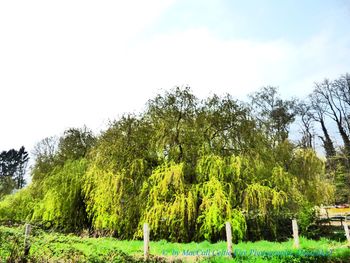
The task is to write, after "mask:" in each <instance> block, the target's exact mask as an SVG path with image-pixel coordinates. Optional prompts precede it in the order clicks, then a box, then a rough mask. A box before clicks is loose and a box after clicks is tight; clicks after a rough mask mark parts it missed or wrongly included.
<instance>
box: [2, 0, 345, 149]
mask: <svg viewBox="0 0 350 263" xmlns="http://www.w3.org/2000/svg"><path fill="white" fill-rule="evenodd" d="M349 25H350V1H346V0H308V1H301V0H299V1H296V0H283V1H281V0H265V1H261V0H247V1H243V0H211V1H209V0H200V1H199V0H147V1H136V0H129V1H116V0H114V1H108V0H106V1H90V0H85V1H76V0H69V1H66V0H61V1H49V0H43V1H37V0H31V1H18V0H11V1H0V114H1V115H0V116H1V126H0V150H8V149H11V148H16V149H19V147H20V146H22V145H24V146H25V147H26V149H27V150H29V151H31V150H32V149H33V147H34V145H35V144H36V143H38V142H39V141H40V140H41V139H43V138H45V137H48V136H53V135H61V134H62V132H63V131H64V130H65V129H67V128H70V127H82V126H83V125H86V126H87V127H89V128H91V129H92V130H93V131H94V132H95V133H98V132H100V131H101V130H104V129H105V128H106V125H107V124H108V122H109V121H110V120H114V119H118V118H119V117H121V116H122V115H123V114H124V113H129V112H135V113H137V112H140V111H142V110H143V109H144V105H145V103H146V102H147V100H148V99H151V98H153V97H154V96H155V95H156V94H158V93H160V92H163V91H164V90H169V89H171V88H173V87H175V86H190V87H191V88H192V90H193V92H194V94H195V95H196V96H197V97H199V98H205V97H206V96H208V95H210V94H213V93H216V94H225V93H230V94H231V95H232V96H233V97H235V98H238V99H244V98H246V96H247V94H249V93H251V92H254V91H256V90H258V89H260V88H261V87H263V86H268V85H270V86H276V87H279V91H280V93H281V94H282V95H283V96H284V97H290V96H296V97H301V98H302V97H304V96H306V95H307V94H309V93H310V92H311V91H312V89H313V85H314V82H315V81H322V80H323V79H324V78H329V79H334V78H337V77H339V76H340V75H342V74H345V73H346V72H350V70H349V69H350V34H349Z"/></svg>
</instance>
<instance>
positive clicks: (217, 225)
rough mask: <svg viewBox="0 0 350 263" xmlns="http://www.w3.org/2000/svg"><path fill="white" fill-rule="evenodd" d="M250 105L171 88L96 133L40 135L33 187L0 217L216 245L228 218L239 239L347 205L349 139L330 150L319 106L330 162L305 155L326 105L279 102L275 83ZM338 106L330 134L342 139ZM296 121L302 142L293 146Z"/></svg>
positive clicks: (278, 234)
mask: <svg viewBox="0 0 350 263" xmlns="http://www.w3.org/2000/svg"><path fill="white" fill-rule="evenodd" d="M342 78H345V77H342ZM339 81H340V80H339ZM327 83H330V85H329V87H333V86H332V85H333V84H332V83H333V82H327ZM334 83H338V80H336V81H335V82H334ZM343 84H344V83H343ZM347 85H349V83H348V82H347ZM335 87H338V84H337V85H335V84H334V88H335ZM323 88H325V87H324V86H323V85H318V86H317V87H316V89H315V91H314V93H313V94H316V92H318V89H323ZM310 98H312V99H313V98H314V95H312V96H311V97H310ZM250 99H251V101H250V103H244V102H240V101H237V100H235V99H233V98H232V97H231V96H230V95H226V96H223V97H220V96H217V95H213V96H211V97H208V98H206V99H204V100H199V99H198V98H196V97H195V96H194V95H193V94H192V92H191V90H190V89H189V88H174V89H173V90H171V91H168V92H165V93H164V94H160V95H157V96H156V97H155V98H153V99H151V100H149V101H148V103H147V104H146V107H145V110H144V112H142V113H140V114H139V115H134V114H129V115H125V116H123V117H122V118H120V119H119V120H116V121H114V122H112V123H110V125H109V127H108V129H107V130H106V131H104V132H102V134H100V135H99V136H94V135H93V133H92V132H91V131H90V130H88V129H87V128H82V129H69V130H67V131H65V133H64V134H63V135H62V136H61V137H60V138H54V137H51V138H46V139H44V140H43V141H41V142H40V143H39V144H38V145H37V147H36V148H35V164H34V166H33V168H32V170H31V175H32V182H31V184H30V185H28V186H27V187H25V188H24V189H22V190H20V191H18V192H17V193H15V194H12V195H8V196H7V197H6V198H5V199H3V201H1V202H0V219H2V220H13V221H24V220H26V221H32V222H40V223H42V224H45V225H46V226H47V227H54V228H56V229H60V230H64V231H79V230H82V229H90V230H91V231H92V232H94V233H95V234H97V235H111V236H115V237H119V238H125V239H131V238H140V237H142V232H141V230H142V224H143V223H144V222H148V223H149V224H150V227H151V238H152V240H156V239H167V240H170V241H181V242H187V241H199V240H204V239H206V240H210V241H216V240H219V239H223V238H224V237H225V233H224V231H225V230H224V224H225V222H226V221H230V222H231V225H232V227H233V236H234V239H235V240H236V241H238V240H242V239H245V240H257V239H262V238H263V239H279V238H286V237H289V235H290V232H289V231H290V230H289V229H290V228H289V227H288V228H286V225H289V224H290V219H291V218H293V217H297V218H298V219H299V222H300V225H301V229H302V231H303V230H305V231H307V229H308V228H309V227H310V225H312V224H313V223H314V221H313V220H314V219H315V212H316V210H315V208H314V207H315V205H321V204H329V203H334V202H335V201H339V202H343V201H348V200H349V199H347V200H346V198H349V196H348V195H347V194H348V192H347V191H348V190H349V189H350V188H349V185H347V181H346V180H348V179H347V178H349V173H348V172H347V171H348V170H347V169H348V166H347V165H348V160H349V158H348V157H349V154H348V153H347V152H346V147H345V143H344V147H339V148H337V147H335V145H334V142H333V141H332V139H331V136H330V135H329V128H327V127H326V123H327V122H326V121H325V118H327V117H331V115H330V114H329V110H326V108H322V109H324V111H322V112H321V113H322V114H323V115H322V116H323V119H322V120H323V125H324V127H326V128H325V130H326V131H327V133H328V135H327V136H326V135H325V134H323V135H322V137H321V138H322V141H323V142H325V141H327V140H328V141H327V143H324V146H325V148H326V145H327V147H328V145H329V142H332V145H333V146H332V147H333V148H332V155H329V153H328V152H327V151H328V148H327V149H326V152H327V160H323V159H321V158H319V157H318V156H317V154H316V152H315V150H314V149H313V145H314V143H313V140H314V139H315V136H314V131H313V125H315V124H316V123H320V124H321V127H322V128H323V126H322V123H321V118H320V117H319V115H317V114H320V111H318V110H317V109H318V107H321V105H323V104H320V103H317V104H315V103H314V101H313V100H310V101H309V102H300V101H297V100H295V99H291V100H283V99H282V98H280V97H279V95H278V93H277V90H276V89H275V88H272V87H267V88H264V89H262V90H260V91H259V92H256V93H254V94H252V95H251V96H250ZM333 101H334V100H333ZM313 103H314V104H313ZM324 105H326V104H324ZM324 107H325V106H324ZM342 107H344V104H342ZM343 110H344V112H342V115H341V116H342V117H341V126H338V128H339V127H344V130H345V135H346V136H348V135H349V133H348V132H349V130H348V129H347V126H346V125H347V122H348V121H349V114H348V113H349V111H347V110H348V108H346V107H344V108H343ZM345 113H346V114H345ZM296 118H298V119H300V120H301V121H300V123H302V124H303V136H302V138H301V140H300V141H299V142H294V143H293V142H292V141H291V140H290V139H289V128H290V125H291V124H292V123H293V122H294V121H295V119H296ZM349 127H350V126H349ZM325 130H324V129H322V131H325ZM342 138H343V137H342ZM344 138H345V137H344ZM347 187H348V188H347ZM338 194H340V195H338ZM335 198H340V199H339V200H336V199H335Z"/></svg>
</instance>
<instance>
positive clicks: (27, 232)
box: [23, 224, 32, 262]
mask: <svg viewBox="0 0 350 263" xmlns="http://www.w3.org/2000/svg"><path fill="white" fill-rule="evenodd" d="M31 229H32V228H31V225H30V224H26V225H25V231H24V260H23V261H24V262H27V259H26V258H27V256H28V255H29V249H30V241H29V235H30V231H31Z"/></svg>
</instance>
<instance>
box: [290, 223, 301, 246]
mask: <svg viewBox="0 0 350 263" xmlns="http://www.w3.org/2000/svg"><path fill="white" fill-rule="evenodd" d="M292 227H293V238H294V244H293V247H294V248H299V247H300V244H299V231H298V223H297V220H296V219H293V220H292Z"/></svg>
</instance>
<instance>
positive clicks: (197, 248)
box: [0, 226, 350, 263]
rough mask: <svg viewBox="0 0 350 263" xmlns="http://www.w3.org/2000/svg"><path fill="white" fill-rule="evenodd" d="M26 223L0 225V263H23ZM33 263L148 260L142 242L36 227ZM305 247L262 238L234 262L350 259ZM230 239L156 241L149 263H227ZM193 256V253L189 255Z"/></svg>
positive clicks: (335, 249) (316, 244)
mask: <svg viewBox="0 0 350 263" xmlns="http://www.w3.org/2000/svg"><path fill="white" fill-rule="evenodd" d="M23 241H24V228H23V226H19V227H15V228H9V227H3V226H1V227H0V261H1V262H21V260H22V255H23ZM30 242H31V248H30V253H29V256H28V261H29V262H95V263H98V262H144V261H143V242H142V241H135V240H123V241H121V240H118V239H114V238H91V237H78V236H74V235H62V234H58V233H54V232H52V231H50V233H46V232H44V231H42V230H40V229H38V228H36V227H35V226H34V227H33V230H32V233H31V237H30ZM300 245H301V249H299V250H295V249H292V246H293V240H288V241H286V242H283V243H276V242H268V241H259V242H254V243H252V242H240V243H238V244H235V245H234V248H233V252H234V258H233V259H231V260H230V262H231V261H232V262H276V263H277V262H315V263H316V262H348V261H349V259H350V253H349V251H348V250H349V249H348V248H346V247H344V243H340V242H332V241H329V240H327V239H321V240H319V241H314V240H308V239H306V238H303V237H301V238H300ZM226 249H227V244H226V242H217V243H209V242H207V241H204V242H201V243H194V242H191V243H170V242H167V241H165V240H161V241H158V242H152V243H151V247H150V253H151V256H150V259H149V260H148V261H147V262H192V261H196V262H228V257H227V251H226ZM191 254H192V255H193V256H190V255H191Z"/></svg>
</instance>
